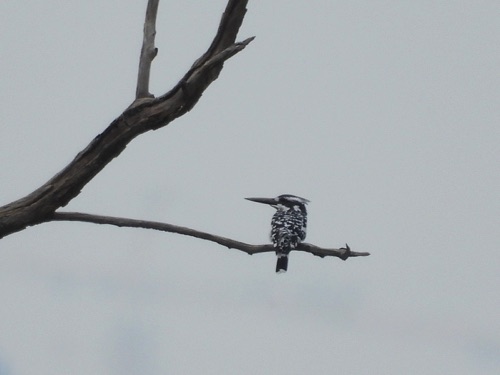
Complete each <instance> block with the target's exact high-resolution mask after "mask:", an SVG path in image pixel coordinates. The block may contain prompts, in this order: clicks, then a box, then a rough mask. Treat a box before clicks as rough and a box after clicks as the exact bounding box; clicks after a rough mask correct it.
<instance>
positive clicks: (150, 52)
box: [135, 0, 160, 99]
mask: <svg viewBox="0 0 500 375" xmlns="http://www.w3.org/2000/svg"><path fill="white" fill-rule="evenodd" d="M159 2H160V0H149V1H148V7H147V9H146V20H145V21H144V37H143V40H142V48H141V57H140V59H139V73H138V75H137V89H136V92H135V98H136V99H140V98H152V97H153V96H154V95H152V94H151V93H150V92H149V76H150V73H151V62H152V61H153V59H154V58H155V57H156V54H157V53H158V48H156V47H155V36H156V15H157V13H158V3H159Z"/></svg>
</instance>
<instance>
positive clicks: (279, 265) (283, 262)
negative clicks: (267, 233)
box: [276, 253, 288, 273]
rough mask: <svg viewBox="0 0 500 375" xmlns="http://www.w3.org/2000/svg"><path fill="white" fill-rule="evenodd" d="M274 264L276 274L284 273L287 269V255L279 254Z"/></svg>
mask: <svg viewBox="0 0 500 375" xmlns="http://www.w3.org/2000/svg"><path fill="white" fill-rule="evenodd" d="M277 255H278V261H277V262H276V273H285V272H286V270H287V268H288V254H283V253H281V254H280V253H279V254H277Z"/></svg>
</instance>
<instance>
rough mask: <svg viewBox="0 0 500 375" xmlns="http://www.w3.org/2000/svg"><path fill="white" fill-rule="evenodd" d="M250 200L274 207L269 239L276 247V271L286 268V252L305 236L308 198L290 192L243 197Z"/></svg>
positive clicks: (280, 271)
mask: <svg viewBox="0 0 500 375" xmlns="http://www.w3.org/2000/svg"><path fill="white" fill-rule="evenodd" d="M245 199H247V200H249V201H252V202H257V203H264V204H268V205H271V206H272V207H274V208H275V209H276V212H275V213H274V215H273V218H272V220H271V241H272V243H273V245H274V247H275V248H276V256H277V257H278V260H277V262H276V273H284V272H286V271H287V269H288V254H289V253H290V251H291V250H293V249H295V248H296V247H297V246H298V244H299V243H300V242H302V241H304V240H305V238H306V228H307V210H306V205H307V204H308V203H309V200H308V199H305V198H301V197H298V196H296V195H292V194H282V195H279V196H277V197H276V198H245Z"/></svg>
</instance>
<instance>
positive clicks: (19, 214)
mask: <svg viewBox="0 0 500 375" xmlns="http://www.w3.org/2000/svg"><path fill="white" fill-rule="evenodd" d="M246 4H247V0H229V1H228V3H227V6H226V10H225V12H224V14H223V15H222V19H221V22H220V25H219V28H218V31H217V34H216V36H215V38H214V40H213V41H212V44H211V45H210V47H209V49H208V50H207V52H205V54H203V56H202V57H200V58H199V59H198V60H196V62H195V63H194V64H193V66H192V67H191V68H190V69H189V71H188V72H187V73H186V74H185V75H184V77H183V78H182V80H181V81H180V82H179V83H177V84H176V85H175V86H174V88H172V89H171V90H170V91H169V92H167V93H166V94H165V95H163V96H161V97H158V98H143V97H141V98H139V99H136V100H135V101H134V102H133V103H132V105H131V106H129V108H127V109H126V110H125V111H124V112H123V113H122V114H121V115H120V116H118V118H116V119H115V120H114V121H113V122H112V123H111V124H110V125H109V126H108V127H107V128H106V130H104V131H103V132H102V133H101V134H99V135H97V136H96V137H95V138H94V139H93V140H92V142H90V144H89V145H88V146H87V147H86V148H85V149H84V150H83V151H81V152H80V153H78V155H76V157H75V158H74V160H73V161H71V162H70V163H69V164H68V165H67V166H66V167H65V168H64V169H62V170H61V171H60V172H59V173H57V174H56V175H55V176H54V177H52V178H51V179H50V180H49V181H48V182H46V183H45V184H43V185H42V186H41V187H40V188H38V189H37V190H35V191H34V192H32V193H31V194H29V195H27V196H25V197H24V198H21V199H19V200H17V201H14V202H12V203H9V204H7V205H5V206H3V207H0V238H2V237H4V236H7V235H9V234H12V233H15V232H18V231H21V230H23V229H25V228H26V227H27V226H30V225H36V224H40V223H43V222H45V221H47V220H49V218H50V217H51V215H52V214H53V213H54V212H55V211H56V210H57V209H58V208H60V207H64V206H65V205H67V204H68V203H69V202H70V201H71V200H72V199H73V198H75V197H76V196H77V195H78V194H80V191H81V190H82V189H83V188H84V187H85V185H86V184H87V183H88V182H89V181H91V180H92V179H93V178H94V177H95V176H96V175H97V174H98V173H99V172H100V171H101V170H102V169H103V168H104V167H106V165H108V164H109V163H110V162H111V161H112V160H113V159H114V158H116V157H117V156H118V155H120V154H121V152H122V151H123V150H124V149H125V147H126V146H127V144H128V143H130V142H131V141H132V140H133V139H134V138H135V137H137V136H138V135H140V134H142V133H145V132H147V131H150V130H156V129H159V128H161V127H164V126H166V125H167V124H169V123H170V122H171V121H173V120H175V119H176V118H178V117H180V116H182V115H184V114H185V113H187V112H188V111H190V110H191V109H192V108H193V107H194V105H195V104H196V103H197V102H198V100H199V99H200V97H201V95H202V94H203V92H204V91H205V89H206V88H207V87H208V86H209V85H210V84H211V83H212V82H213V81H214V80H215V79H217V77H218V76H219V73H220V72H221V70H222V67H223V63H224V61H226V60H227V59H229V58H230V57H232V56H233V55H235V54H236V53H238V52H239V51H241V50H242V49H244V48H245V47H246V45H247V44H248V43H250V41H251V40H252V39H253V38H249V39H246V40H245V41H243V42H240V43H235V39H236V35H237V33H238V30H239V28H240V26H241V23H242V22H243V18H244V16H245V13H246Z"/></svg>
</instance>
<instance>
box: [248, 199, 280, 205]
mask: <svg viewBox="0 0 500 375" xmlns="http://www.w3.org/2000/svg"><path fill="white" fill-rule="evenodd" d="M245 199H246V200H249V201H252V202H257V203H265V204H270V205H274V204H276V203H277V202H276V198H245Z"/></svg>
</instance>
